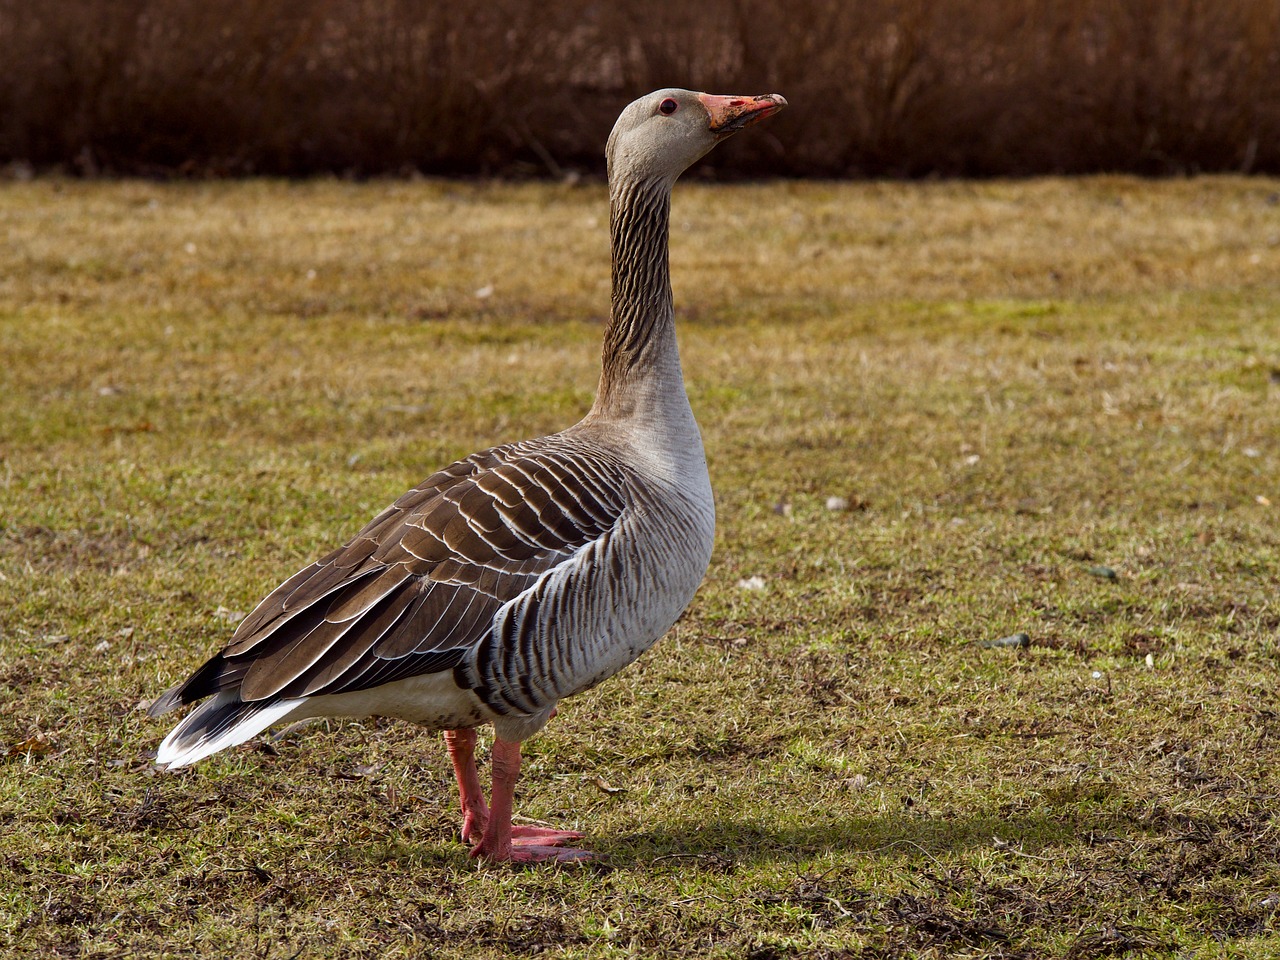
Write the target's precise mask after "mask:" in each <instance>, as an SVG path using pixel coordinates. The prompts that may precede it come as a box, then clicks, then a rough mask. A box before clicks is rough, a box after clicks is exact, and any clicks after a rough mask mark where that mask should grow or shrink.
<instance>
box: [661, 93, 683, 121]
mask: <svg viewBox="0 0 1280 960" xmlns="http://www.w3.org/2000/svg"><path fill="white" fill-rule="evenodd" d="M658 109H659V110H661V111H662V112H663V114H665V115H666V116H668V117H669V116H671V115H672V114H673V113H675V112H676V111H677V110H679V109H680V104H678V103H676V102H675V101H674V100H672V99H671V98H670V97H667V99H665V100H663V101H662V103H660V104H658Z"/></svg>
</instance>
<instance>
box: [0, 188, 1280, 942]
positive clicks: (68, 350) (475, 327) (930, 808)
mask: <svg viewBox="0 0 1280 960" xmlns="http://www.w3.org/2000/svg"><path fill="white" fill-rule="evenodd" d="M1278 198H1280V183H1277V182H1275V181H1269V180H1247V179H1200V180H1189V181H1165V182H1141V181H1135V180H1128V179H1107V178H1104V179H1090V180H1080V181H1063V180H1040V181H1029V182H1018V183H1002V182H993V183H983V184H971V183H932V184H917V185H901V184H895V185H887V184H883V185H882V184H864V185H854V184H841V185H829V184H827V185H824V184H777V185H757V186H735V187H710V186H696V185H686V186H684V187H682V188H680V189H679V191H678V195H677V197H676V200H675V206H674V230H673V233H674V235H673V262H674V267H673V269H674V281H675V285H676V297H677V303H678V310H679V313H680V316H681V323H682V334H681V335H682V342H683V350H684V360H685V367H686V373H687V378H688V385H689V391H690V394H691V397H692V399H693V404H694V407H695V410H696V411H697V412H698V414H699V417H700V419H701V422H702V425H703V430H704V434H705V436H706V441H707V448H708V456H709V459H710V462H711V471H712V477H713V481H714V484H715V486H716V490H717V498H718V507H719V514H720V532H719V538H720V539H719V543H718V545H717V551H716V556H715V559H714V561H713V564H712V568H711V571H710V573H709V575H708V577H707V581H706V583H705V585H704V586H703V588H702V590H701V591H700V593H699V594H698V597H697V599H696V600H695V601H694V603H693V605H692V607H691V608H690V610H689V612H688V613H687V615H686V616H685V617H684V619H683V620H682V621H681V622H680V623H679V624H678V625H677V626H676V628H675V629H674V630H673V631H672V634H671V635H670V636H669V637H668V638H666V640H665V641H664V642H663V643H662V644H661V645H660V646H659V647H658V648H657V649H655V650H654V651H653V652H651V653H650V654H649V655H647V656H646V657H645V658H644V659H643V660H642V661H641V662H640V663H638V664H637V665H635V666H634V667H632V668H631V669H630V670H629V671H627V672H625V673H624V674H623V675H621V676H620V677H619V678H616V679H615V680H613V681H611V682H609V683H607V684H605V685H603V686H602V687H600V688H598V689H597V690H595V691H593V692H591V693H590V694H587V695H584V696H582V697H580V698H578V699H577V700H573V701H569V702H568V703H566V704H564V705H563V707H562V712H561V715H560V717H559V718H557V720H556V721H555V722H554V723H553V724H552V725H551V726H550V727H549V728H548V730H547V731H545V732H544V733H543V734H542V735H540V736H539V737H538V738H536V739H535V740H533V741H531V742H530V744H529V745H528V755H529V762H528V763H527V765H526V770H525V772H526V776H525V779H524V780H523V783H522V789H521V795H520V797H519V812H521V813H523V814H524V815H526V816H530V817H534V818H539V819H546V820H549V821H553V822H555V823H557V824H561V825H575V824H576V825H581V826H583V827H584V828H585V829H587V831H588V832H589V833H590V844H591V845H592V846H593V848H594V849H596V850H597V851H599V852H600V853H601V854H603V855H604V859H603V860H602V861H601V862H600V863H598V864H594V865H591V866H588V867H585V868H580V869H531V870H518V869H510V868H498V867H490V866H485V865H477V864H475V863H473V862H471V861H469V860H468V859H467V857H466V853H465V850H464V848H463V847H462V846H461V845H460V844H459V843H458V842H457V841H456V829H457V821H458V818H457V815H456V811H455V802H456V801H455V799H454V796H453V793H452V789H453V788H452V785H451V777H450V775H449V772H448V767H447V763H445V762H444V759H443V751H442V748H441V745H440V744H439V742H438V739H437V738H436V737H435V736H434V735H429V734H425V733H422V732H419V731H417V730H415V729H412V728H410V727H407V726H405V725H401V724H394V723H383V722H367V723H333V724H329V725H327V726H317V727H313V728H310V729H309V730H307V731H305V732H300V733H297V734H291V735H289V736H287V737H285V738H284V739H282V740H280V741H277V742H275V743H273V744H270V745H264V744H257V745H251V746H246V747H244V748H239V749H235V750H231V751H227V752H225V753H223V754H220V755H218V756H216V757H214V758H211V759H210V760H209V761H206V762H205V763H203V764H201V765H200V766H199V767H198V768H197V769H195V770H194V771H190V772H183V773H180V774H166V773H161V772H158V771H156V770H155V769H154V766H153V764H152V762H151V759H150V758H151V756H152V755H153V751H154V748H155V746H156V744H157V742H158V741H159V739H160V738H161V736H162V735H163V733H164V732H165V730H166V729H167V726H166V725H165V724H162V723H158V722H155V721H151V720H149V719H147V718H146V716H145V714H144V712H143V709H142V706H143V704H145V702H147V701H148V700H149V699H150V698H151V697H153V696H155V695H156V694H157V693H158V692H159V691H160V690H162V689H163V688H164V687H165V686H167V685H168V684H169V683H171V682H173V681H174V680H175V679H177V678H178V677H179V676H181V675H183V674H184V673H185V672H186V671H188V670H189V669H191V668H192V667H193V666H194V665H195V664H196V663H197V661H198V660H199V659H200V658H201V657H202V656H204V655H206V654H207V653H209V652H210V651H212V650H213V649H215V648H216V647H217V646H218V645H219V644H220V643H221V642H223V640H224V639H225V638H226V637H227V635H228V634H229V632H230V629H231V627H232V626H233V621H234V619H235V617H236V615H237V612H243V611H245V610H247V609H249V607H250V606H251V605H252V604H253V603H254V602H255V601H256V600H257V599H258V597H259V596H261V595H262V594H263V593H264V592H265V591H267V590H268V589H269V588H270V587H272V586H274V584H275V583H276V582H278V581H279V580H280V579H281V578H283V577H284V576H286V575H288V574H289V573H291V572H292V571H293V570H294V569H295V568H296V567H298V566H300V565H301V564H303V563H305V562H307V561H309V560H310V559H312V558H313V557H314V556H315V555H316V554H317V553H318V552H319V551H321V550H323V549H325V548H326V547H328V546H331V545H333V544H334V543H336V542H337V541H338V540H339V539H340V538H341V537H343V536H344V535H346V534H348V533H350V532H352V531H353V530H354V529H355V528H356V527H357V526H359V524H361V523H362V522H363V521H364V520H365V519H366V518H367V517H368V516H369V515H371V514H372V513H373V512H374V511H375V510H376V509H378V508H379V507H381V506H382V505H383V504H384V503H386V502H387V501H388V500H389V499H390V498H391V497H393V496H395V495H397V494H398V493H400V492H401V491H402V490H403V489H405V488H406V487H407V486H409V485H411V484H413V483H415V482H417V481H418V480H419V479H421V477H422V476H424V475H425V474H426V473H427V472H429V471H430V470H432V469H433V468H435V467H436V466H439V465H440V464H442V463H443V462H445V461H447V460H448V459H450V458H452V457H456V456H459V455H463V454H465V453H468V452H470V451H471V450H473V449H476V448H478V447H480V446H483V445H486V444H489V443H493V442H498V441H502V440H507V439H513V438H515V437H518V436H524V435H532V434H535V433H539V432H547V431H551V430H554V429H557V428H559V427H561V426H564V425H567V424H568V423H570V422H572V421H573V420H574V419H575V418H576V417H577V416H578V415H579V414H580V413H581V412H582V411H583V410H584V409H585V408H586V406H587V405H588V404H589V402H590V397H591V392H592V388H593V386H594V382H595V376H596V372H597V362H598V356H597V352H598V338H599V333H600V320H601V318H602V312H603V311H604V309H605V308H606V305H607V299H608V298H607V292H608V262H607V251H606V249H605V244H606V226H605V219H604V218H605V202H604V193H603V189H602V188H601V187H599V186H582V187H577V188H568V187H560V186H547V185H524V186H482V185H465V186H460V185H456V184H450V183H437V182H427V183H414V184H407V183H379V184H366V185H352V184H347V183H336V182H317V183H306V184H282V183H270V182H256V183H242V184H221V183H208V184H163V185H160V184H154V183H141V182H123V183H79V182H67V181H59V180H37V181H35V182H32V183H27V184H6V185H3V186H0V229H3V232H4V236H5V239H6V242H5V243H4V244H3V245H2V246H0V343H2V344H3V356H4V358H5V363H4V365H3V369H2V370H0V385H2V387H3V389H2V390H0V424H3V425H4V426H3V428H0V457H2V460H3V463H2V464H0V611H2V614H3V616H2V618H0V702H2V703H3V705H4V710H3V713H2V715H0V835H3V838H4V839H3V843H2V844H0V953H4V954H8V955H15V956H50V955H63V956H80V957H116V956H148V955H153V954H168V955H201V956H206V955H237V956H258V957H278V958H287V957H295V956H304V957H305V956H343V957H379V958H381V957H392V958H394V957H408V956H430V957H441V958H452V957H463V956H465V957H468V958H489V957H516V956H528V955H532V954H535V953H538V954H546V955H551V956H563V957H602V958H606V957H615V956H633V955H634V956H645V957H650V956H668V957H684V956H691V955H697V956H711V957H723V958H729V957H732V958H739V957H741V958H752V960H772V958H785V957H818V958H835V957H868V958H871V957H897V956H922V957H951V956H971V957H978V956H1002V957H1024V958H1032V957H1062V958H1072V960H1079V958H1092V957H1102V956H1119V955H1125V954H1127V955H1130V956H1134V955H1143V956H1178V957H1197V958H1199V957H1264V956H1273V955H1275V953H1276V952H1277V951H1280V914H1277V912H1276V906H1277V901H1278V899H1280V865H1278V864H1280V823H1278V822H1277V810H1278V809H1280V773H1278V772H1277V771H1278V770H1280V762H1278V761H1280V713H1278V712H1277V666H1278V665H1280V664H1278V660H1280V649H1278V646H1277V634H1278V628H1280V595H1278V593H1277V584H1280V480H1278V479H1277V478H1278V477H1280V327H1278V326H1277V324H1276V321H1275V318H1276V316H1277V314H1278V313H1280V285H1277V283H1276V280H1277V278H1278V277H1280V205H1278V204H1277V200H1278ZM481 294H484V295H481ZM832 497H839V498H843V499H844V500H845V501H847V508H846V509H843V510H830V509H828V507H827V501H828V499H829V498H832ZM1102 568H1107V569H1109V570H1110V571H1112V572H1113V573H1114V577H1111V576H1108V575H1107V572H1106V570H1104V569H1102ZM753 578H759V579H758V580H753ZM743 584H756V585H759V588H758V589H751V588H749V587H747V586H744V585H743ZM1016 632H1025V633H1027V634H1028V635H1029V636H1030V646H1029V647H1027V648H1025V649H1018V648H987V647H984V646H983V645H982V643H983V642H984V641H989V640H992V639H996V638H1000V637H1004V636H1007V635H1011V634H1013V633H1016Z"/></svg>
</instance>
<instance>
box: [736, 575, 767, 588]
mask: <svg viewBox="0 0 1280 960" xmlns="http://www.w3.org/2000/svg"><path fill="white" fill-rule="evenodd" d="M738 589H739V590H763V589H764V577H762V576H759V575H756V576H754V577H744V578H742V579H741V580H739V581H738Z"/></svg>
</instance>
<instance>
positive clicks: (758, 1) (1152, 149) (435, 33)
mask: <svg viewBox="0 0 1280 960" xmlns="http://www.w3.org/2000/svg"><path fill="white" fill-rule="evenodd" d="M0 63H3V64H4V65H5V66H4V68H3V71H2V75H0V162H5V161H9V162H14V161H18V162H23V163H27V164H33V165H35V166H37V167H44V166H50V165H58V166H62V167H64V168H65V169H69V170H75V171H79V172H83V173H93V172H97V171H104V172H115V173H164V174H167V173H173V172H177V173H190V174H200V175H208V174H250V173H275V174H289V175H300V174H310V173H317V172H339V173H353V174H359V175H365V174H378V173H388V172H390V173H397V172H408V171H413V170H417V171H422V172H427V173H442V174H491V173H506V174H511V173H535V174H544V173H550V174H555V175H559V174H562V173H564V172H567V171H572V170H589V171H598V170H599V169H600V168H601V166H602V161H601V149H602V146H603V143H604V139H605V136H606V134H607V132H608V129H609V126H610V124H611V123H612V121H613V118H614V117H615V116H616V115H617V112H618V110H619V109H620V108H621V107H622V106H623V105H624V104H625V103H626V102H627V101H628V100H630V99H632V98H633V97H634V96H636V95H638V94H640V93H643V92H646V91H648V90H650V89H653V88H656V87H660V86H667V85H679V86H689V87H694V88H700V89H706V90H712V91H717V92H725V93H763V92H774V91H776V92H781V93H783V94H785V95H786V96H787V97H788V98H789V99H790V101H791V104H792V108H791V110H789V111H788V112H787V113H785V114H783V115H782V116H781V117H779V118H778V119H777V120H776V121H772V122H771V123H770V124H769V125H768V126H767V127H765V128H761V129H760V130H759V131H756V132H755V133H754V134H753V135H752V136H751V137H743V138H740V140H739V142H737V143H735V144H733V145H732V146H731V148H729V149H725V150H722V151H718V152H717V153H716V155H715V157H714V161H713V162H714V163H715V164H716V169H718V170H720V171H722V172H733V173H744V174H745V173H750V174H780V175H819V176H868V175H874V176H886V175H888V176H922V175H928V174H944V175H994V174H1030V173H1038V172H1085V171H1097V170H1124V171H1137V172H1144V173H1170V172H1190V171H1210V170H1214V171H1216V170H1244V171H1268V172H1273V173H1274V172H1280V79H1278V78H1280V0H786V2H783V0H775V2H767V0H703V2H699V3H692V2H688V0H685V2H670V0H647V2H644V0H599V2H586V0H580V2H554V0H552V2H543V3H532V2H529V0H487V2H477V3H463V2H457V0H447V2H446V0H417V2H413V0H217V2H198V0H0Z"/></svg>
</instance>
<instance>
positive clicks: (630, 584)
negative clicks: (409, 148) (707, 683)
mask: <svg viewBox="0 0 1280 960" xmlns="http://www.w3.org/2000/svg"><path fill="white" fill-rule="evenodd" d="M784 106H786V100H785V99H784V98H782V97H781V96H778V95H776V94H769V95H764V96H754V97H726V96H712V95H709V94H704V93H696V92H693V91H690V90H682V89H666V90H658V91H656V92H654V93H650V94H648V95H647V96H644V97H641V98H640V99H639V100H636V101H635V102H634V103H631V104H630V105H628V106H627V107H626V109H624V110H623V111H622V114H621V115H620V116H619V118H618V121H617V123H616V124H615V126H614V128H613V131H612V133H611V134H610V136H609V139H608V145H607V147H606V158H607V162H608V174H609V211H610V218H609V220H610V245H611V250H612V255H613V264H612V285H613V294H612V309H611V311H610V314H609V319H608V322H607V324H606V328H605V331H604V342H603V349H602V362H601V373H600V380H599V387H598V391H597V395H596V398H595V401H594V403H593V404H592V406H591V409H590V410H589V411H588V412H587V414H586V416H585V417H583V419H582V420H581V421H579V422H578V423H576V424H574V425H573V426H571V427H569V428H568V429H567V430H564V431H562V432H560V433H556V434H552V435H550V436H545V437H541V438H539V439H535V440H526V441H522V442H516V443H508V444H504V445H500V446H496V447H492V448H490V449H488V450H483V451H481V452H479V453H475V454H472V455H471V456H469V457H466V458H464V459H462V460H459V461H457V462H456V463H453V464H451V465H449V466H447V467H445V468H444V469H442V470H440V471H439V472H437V473H435V474H433V475H431V476H430V477H428V478H427V479H426V480H425V481H423V482H422V483H421V484H420V485H419V486H417V487H415V488H414V489H412V490H410V491H409V492H408V493H406V494H404V495H403V496H401V497H400V498H399V499H398V500H396V501H395V503H393V504H392V505H391V506H390V507H388V508H387V509H386V510H384V511H383V512H382V513H380V514H378V516H376V517H375V518H374V519H373V520H372V521H370V522H369V523H368V525H366V526H365V527H364V529H363V530H361V531H360V532H359V533H358V534H356V536H355V537H354V538H353V539H351V540H350V541H348V542H347V543H346V544H345V545H344V546H341V547H339V548H337V549H336V550H334V551H333V552H331V553H329V554H328V555H327V556H325V557H322V558H321V559H320V560H317V561H316V562H315V563H312V564H311V565H310V566H308V567H306V568H305V569H303V570H301V571H299V572H298V573H296V574H294V575H293V576H292V577H290V578H289V579H287V580H285V581H284V582H283V583H282V584H280V586H278V587H277V588H276V589H275V590H274V591H272V592H271V593H270V594H269V595H268V596H267V597H266V598H265V599H264V600H262V601H261V603H259V604H258V606H257V607H256V608H255V609H254V610H253V611H252V612H251V613H250V614H249V615H248V616H247V617H246V618H245V619H244V620H243V621H242V622H241V623H240V624H239V626H238V627H237V629H236V630H235V632H234V634H233V635H232V636H231V639H230V641H229V642H228V643H227V644H226V646H224V647H223V648H222V650H220V651H219V652H218V653H216V654H215V655H214V656H212V657H211V658H209V659H208V660H207V661H206V662H205V663H204V664H203V665H202V666H200V667H199V668H198V669H197V670H195V672H193V673H192V674H191V675H190V676H189V677H188V678H187V679H186V680H183V681H182V682H180V683H178V684H176V685H175V686H173V687H171V688H170V689H168V690H167V691H165V692H164V693H163V694H161V695H160V696H159V697H158V698H157V699H156V700H155V701H154V702H153V703H152V705H151V706H150V708H149V712H150V714H151V715H152V716H154V717H158V716H161V715H163V714H165V713H168V712H169V711H171V710H174V709H177V708H180V707H183V706H186V705H189V704H193V703H197V702H199V704H200V705H199V706H198V707H196V709H195V710H193V711H192V712H190V713H189V714H188V715H187V716H186V717H185V718H184V719H183V720H182V721H181V722H180V723H178V725H177V726H176V727H175V728H174V729H173V730H172V731H171V732H170V733H169V734H168V736H166V737H165V738H164V740H163V742H162V743H161V744H160V746H159V749H158V750H157V754H156V763H157V765H159V766H161V767H164V768H167V769H176V768H180V767H185V766H188V765H190V764H193V763H195V762H196V761H198V760H200V759H202V758H204V757H207V756H209V755H210V754H212V753H216V752H217V751H219V750H222V749H224V748H226V747H229V746H232V745H234V744H239V743H243V742H245V741H246V740H249V739H250V738H252V737H254V736H257V735H258V734H260V733H262V732H263V731H265V730H267V729H268V728H270V727H272V726H275V725H277V724H281V723H284V722H286V721H288V722H296V721H301V720H307V719H313V718H319V717H367V716H382V717H393V718H399V719H403V720H408V721H412V722H416V723H418V724H421V725H422V726H424V727H426V728H428V729H432V730H439V731H443V734H444V740H445V744H446V749H447V751H448V754H449V757H450V760H451V762H452V765H453V771H454V775H455V776H456V778H457V782H458V791H459V797H460V802H461V807H462V839H463V841H464V842H465V843H468V844H472V845H473V846H472V849H471V856H473V857H479V858H483V859H485V860H488V861H499V862H500V861H516V862H537V861H575V860H582V859H587V858H590V857H591V856H592V854H591V853H590V852H588V851H586V850H583V849H578V848H575V847H572V846H570V842H571V841H575V840H579V839H582V838H583V836H584V835H583V834H582V833H579V832H577V831H573V830H558V829H554V828H551V827H544V826H532V825H523V824H522V825H513V824H512V822H511V816H512V805H513V802H514V794H515V786H516V781H517V778H518V775H519V770H520V760H521V744H522V743H523V742H524V741H525V740H527V739H528V738H529V737H531V736H533V735H534V734H536V733H537V732H538V731H539V730H541V729H542V728H543V726H544V725H545V724H546V723H547V721H548V720H550V719H551V717H553V716H554V715H555V714H556V707H557V704H558V703H559V701H560V700H562V699H564V698H566V697H570V696H573V695H574V694H577V693H581V692H582V691H584V690H587V689H589V688H591V687H593V686H595V685H596V684H598V683H600V682H601V681H602V680H605V679H607V678H608V677H611V676H613V675H614V674H615V673H617V672H618V671H619V670H621V669H623V668H624V667H626V666H627V665H628V664H630V663H631V662H632V661H634V660H635V659H636V658H637V657H639V656H640V655H641V654H642V653H644V652H645V651H646V650H648V649H649V648H650V647H651V646H653V644H654V643H656V642H657V641H658V640H659V639H660V638H661V637H662V635H663V634H665V633H666V632H667V631H668V630H669V629H670V628H671V626H672V625H673V624H674V623H675V621H676V619H677V618H678V617H679V616H680V615H681V613H683V611H684V609H685V607H686V606H687V605H688V603H689V601H690V600H691V599H692V598H693V595H694V592H695V591H696V590H697V588H698V585H699V584H700V583H701V581H702V579H703V576H704V575H705V573H706V570H707V566H708V564H709V563H710V559H711V546H712V539H713V534H714V528H715V506H714V502H713V499H712V493H711V482H710V478H709V476H708V474H707V462H706V457H705V454H704V452H703V447H702V438H701V435H700V433H699V431H698V425H697V423H696V421H695V420H694V417H693V411H692V409H691V408H690V405H689V399H688V396H687V394H686V392H685V387H684V378H683V375H682V372H681V368H680V356H679V352H678V349H677V345H676V334H675V316H674V307H673V300H672V294H671V282H670V275H669V270H668V239H667V238H668V227H669V221H670V200H671V189H672V186H673V185H674V183H675V181H676V178H677V177H679V176H680V174H681V173H682V172H683V171H684V170H685V169H686V168H687V167H689V165H690V164H692V163H694V162H695V161H696V160H698V159H699V158H700V157H702V156H703V155H704V154H706V153H707V152H708V151H709V150H711V148H712V147H714V146H715V145H716V144H717V143H719V142H720V141H721V140H724V139H725V138H727V137H729V136H731V135H732V134H734V133H736V132H738V131H739V130H741V129H743V128H744V127H747V126H749V125H750V124H753V123H755V122H757V121H759V120H762V119H764V118H765V117H768V116H771V115H772V114H774V113H776V112H777V111H779V110H781V109H782V108H783V107H784ZM485 724H490V725H492V727H493V737H494V739H493V743H492V747H491V749H490V763H491V767H492V785H491V788H490V794H489V798H488V799H487V800H486V798H485V795H484V790H483V788H482V786H481V783H480V778H479V773H478V771H477V767H476V743H477V733H476V728H477V727H480V726H482V725H485Z"/></svg>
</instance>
